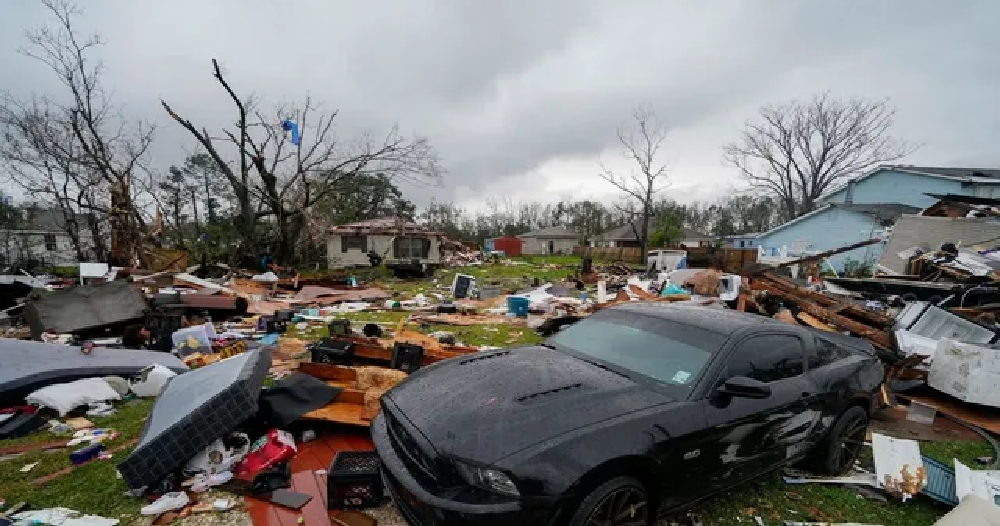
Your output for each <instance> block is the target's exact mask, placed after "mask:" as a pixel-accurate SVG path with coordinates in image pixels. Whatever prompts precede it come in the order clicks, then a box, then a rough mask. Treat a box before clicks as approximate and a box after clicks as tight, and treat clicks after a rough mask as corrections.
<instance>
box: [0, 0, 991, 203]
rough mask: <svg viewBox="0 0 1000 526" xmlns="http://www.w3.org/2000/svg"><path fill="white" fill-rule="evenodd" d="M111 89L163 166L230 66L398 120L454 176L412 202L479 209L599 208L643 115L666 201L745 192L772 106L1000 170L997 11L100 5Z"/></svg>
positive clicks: (36, 69)
mask: <svg viewBox="0 0 1000 526" xmlns="http://www.w3.org/2000/svg"><path fill="white" fill-rule="evenodd" d="M81 5H83V6H84V7H85V8H86V12H85V16H84V17H83V18H82V19H81V20H80V28H81V30H83V31H87V32H98V33H100V34H102V35H103V36H104V37H105V39H106V40H107V42H108V44H107V45H106V46H105V47H104V48H103V49H102V50H101V57H100V58H102V59H103V61H104V62H105V65H106V67H107V71H106V75H105V78H104V83H105V85H106V86H108V87H112V88H113V89H114V91H115V93H114V96H115V100H116V102H117V103H119V104H121V105H123V106H124V107H125V110H126V111H127V112H128V113H129V114H130V115H133V116H135V117H137V118H146V119H150V120H152V121H154V122H156V123H157V124H158V126H159V128H158V132H157V142H156V146H155V150H154V155H155V158H156V162H157V163H159V164H161V165H164V166H166V165H169V164H170V163H179V162H180V161H182V160H183V157H184V155H185V153H186V152H188V151H191V150H192V149H193V148H194V143H193V141H192V139H191V138H190V137H189V136H188V135H186V132H184V131H183V130H181V129H180V128H179V126H178V125H177V124H175V123H173V122H172V121H171V120H170V119H169V117H167V115H166V114H165V113H164V112H163V111H162V109H161V108H160V107H159V105H158V100H159V99H160V98H161V97H162V98H164V99H166V100H167V101H168V102H170V103H171V105H172V106H173V107H174V109H175V110H177V111H178V112H179V113H181V114H182V115H184V116H186V117H188V118H190V119H192V120H194V121H195V122H196V123H199V124H202V125H205V126H207V127H208V128H209V129H216V130H217V129H220V128H221V127H222V126H223V125H225V124H226V123H227V122H229V121H231V120H232V119H233V118H234V111H233V108H232V106H231V104H230V103H229V100H228V99H227V96H226V94H225V93H224V92H223V91H222V90H221V89H220V87H219V86H218V84H216V83H215V81H214V80H213V78H212V76H211V71H210V67H211V66H210V60H211V59H212V58H213V57H214V58H218V59H219V61H220V63H221V64H222V65H223V67H224V69H225V71H226V73H227V77H228V79H229V81H230V83H231V84H232V85H233V86H234V88H236V89H237V90H238V91H239V92H240V93H250V92H251V91H252V92H254V93H256V94H257V95H258V96H259V97H260V99H261V101H262V103H264V104H265V105H271V104H275V105H276V104H279V103H281V102H288V101H296V100H301V99H302V98H303V97H304V96H305V95H306V94H309V95H311V96H312V97H313V98H314V99H317V100H320V101H322V102H323V104H324V107H325V108H326V109H338V110H339V111H340V114H339V117H338V119H339V123H340V124H339V130H340V132H339V133H340V135H341V136H342V137H350V136H352V135H356V134H359V133H361V132H362V131H364V130H373V131H376V132H378V131H384V130H386V129H387V128H388V127H389V126H391V125H392V124H393V123H398V124H399V126H400V127H401V129H402V130H403V131H404V132H406V133H417V134H421V135H424V136H427V137H429V138H430V139H431V141H432V143H433V144H434V145H435V146H436V148H437V149H438V151H439V152H440V154H441V156H442V160H443V164H444V167H445V168H446V169H447V170H448V174H447V175H446V176H445V180H444V185H443V187H441V188H411V189H407V192H408V195H410V197H411V198H413V199H414V200H415V201H417V202H418V203H421V204H422V203H425V202H426V201H427V200H428V199H429V198H431V197H436V198H437V199H438V200H455V201H457V202H458V203H460V204H463V205H465V206H470V207H475V206H478V205H479V204H481V203H482V202H483V200H484V199H485V198H486V197H489V196H506V197H510V198H511V199H513V200H514V201H518V200H535V199H540V200H556V199H559V198H582V197H596V198H602V199H609V198H611V197H613V196H615V195H617V194H616V192H615V190H614V188H612V187H611V186H610V185H608V184H607V183H605V182H603V181H601V180H600V179H599V178H598V177H597V175H596V174H597V173H598V164H597V163H598V159H599V158H603V159H604V160H606V161H609V162H611V163H612V166H613V167H615V168H619V169H625V168H626V166H627V165H622V164H621V163H622V161H620V156H619V155H618V153H617V150H616V149H615V145H616V138H615V127H616V126H617V125H618V124H620V123H621V122H623V121H624V120H626V119H627V118H628V117H629V115H630V112H631V109H632V108H633V107H634V106H636V105H639V104H648V105H650V106H652V107H653V108H655V110H656V112H657V115H658V116H659V118H660V120H661V121H663V122H664V123H665V124H666V125H668V126H669V128H670V137H669V140H668V143H667V150H666V160H667V161H668V162H669V164H670V166H671V167H672V174H671V182H672V188H671V190H670V195H671V196H672V197H674V198H675V199H677V200H679V201H685V202H686V201H692V200H696V199H714V198H715V197H717V196H719V195H722V194H724V193H725V192H727V191H728V190H729V189H731V188H732V187H733V186H734V185H736V184H738V182H739V181H738V180H737V179H735V174H734V170H733V169H732V168H729V167H727V166H725V165H724V164H723V163H722V160H721V146H722V145H723V144H724V143H725V142H727V141H730V140H733V139H734V138H736V136H737V134H738V132H739V130H740V127H741V124H742V123H743V122H744V121H745V120H746V119H748V118H751V117H753V115H754V114H755V112H756V109H757V108H758V107H759V106H761V105H762V104H766V103H770V102H784V101H787V100H789V99H792V98H795V97H808V96H810V95H812V94H814V93H817V92H821V91H825V90H829V91H830V92H831V93H832V94H834V95H837V96H845V97H846V96H856V95H860V96H867V97H876V98H881V97H891V98H892V100H893V102H894V104H895V105H896V107H897V109H898V116H897V125H896V128H895V131H896V135H897V136H899V137H901V138H904V139H907V140H910V141H914V142H919V143H923V144H924V146H923V147H922V148H921V149H920V150H919V151H918V152H917V153H916V154H914V155H913V156H911V157H910V158H908V159H907V162H909V163H912V164H935V165H962V166H978V167H984V166H998V165H1000V139H998V138H1000V108H998V102H1000V87H998V81H1000V31H997V29H996V21H997V20H998V19H1000V2H998V1H996V0H982V1H975V0H957V1H954V2H943V1H940V0H898V1H897V0H853V1H852V0H844V1H837V2H824V1H814V0H802V1H797V0H758V1H736V0H718V1H711V2H699V1H695V0H688V1H677V2H675V1H666V0H648V1H647V0H606V1H597V0H594V1H589V0H497V1H489V2H487V1H483V0H478V1H473V0H381V1H377V2H360V1H355V2H347V1H339V0H337V1H335V0H294V1H288V0H285V1H281V2H279V1H277V0H170V1H157V0H87V1H85V2H81ZM46 15H47V13H46V11H45V10H44V9H43V8H41V6H40V5H39V4H38V3H37V1H35V0H0V71H2V73H0V89H9V90H12V91H14V92H15V93H19V94H28V93H30V92H32V91H36V92H50V93H54V92H55V90H57V89H58V85H57V82H56V80H55V79H54V78H53V76H52V74H51V73H50V72H49V71H47V70H45V69H44V67H42V66H40V65H38V64H35V63H32V62H31V61H30V59H26V58H25V57H22V56H20V55H18V54H17V53H16V51H15V50H16V48H17V47H18V46H20V45H22V44H23V43H24V39H23V32H24V30H25V29H27V28H29V27H35V26H38V25H39V24H42V23H44V22H45V21H46V19H47V16H46Z"/></svg>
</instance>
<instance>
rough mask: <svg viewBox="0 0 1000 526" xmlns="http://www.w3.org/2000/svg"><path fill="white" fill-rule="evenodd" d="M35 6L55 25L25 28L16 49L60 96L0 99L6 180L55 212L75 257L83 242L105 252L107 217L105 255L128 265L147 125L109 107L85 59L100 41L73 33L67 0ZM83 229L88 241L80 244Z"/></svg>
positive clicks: (148, 183) (138, 215)
mask: <svg viewBox="0 0 1000 526" xmlns="http://www.w3.org/2000/svg"><path fill="white" fill-rule="evenodd" d="M42 4H43V5H44V6H45V7H46V8H48V10H49V11H50V12H51V13H52V15H53V17H54V18H55V22H56V23H55V24H53V25H52V26H43V27H41V28H39V29H37V30H34V31H29V32H28V33H27V39H28V43H29V45H28V46H27V47H25V48H23V49H21V50H19V51H20V53H21V54H23V55H25V56H27V57H30V58H33V59H35V60H38V61H39V62H41V63H43V64H45V65H46V66H48V67H49V69H51V70H52V72H53V73H55V74H56V76H57V78H58V79H59V80H60V82H61V83H62V84H63V86H64V88H65V89H66V91H67V92H68V94H67V95H68V97H66V96H61V97H59V98H51V97H46V96H35V97H32V98H31V99H30V100H28V101H21V100H18V99H17V98H15V97H14V96H12V95H11V94H10V93H6V92H5V93H4V94H3V96H2V101H0V126H2V127H3V128H4V132H5V133H4V135H3V137H2V141H0V159H3V160H4V161H6V162H5V165H6V172H7V174H8V175H9V177H10V179H11V180H12V181H13V182H15V183H16V184H18V185H20V186H21V187H22V188H24V189H25V190H26V191H27V192H30V193H31V194H32V195H33V196H34V197H35V198H36V199H37V198H43V199H44V200H45V201H46V203H47V204H48V205H49V206H53V207H55V208H57V209H58V210H59V211H60V212H62V214H63V217H64V220H65V224H64V229H65V230H66V232H67V234H69V236H70V237H71V239H72V240H73V243H74V245H76V249H77V252H78V256H79V257H81V258H82V257H84V252H85V250H84V249H85V248H94V249H95V250H94V251H95V252H96V253H97V254H96V256H97V257H99V258H102V259H105V258H108V256H109V253H108V252H109V251H108V250H106V249H105V248H104V247H105V243H104V236H105V235H106V234H104V233H102V232H100V230H101V228H100V227H101V222H102V221H101V219H103V218H107V217H109V218H110V220H111V234H112V236H111V248H110V256H111V257H110V258H108V259H111V260H113V262H114V263H117V264H134V263H135V258H136V257H137V256H138V255H139V244H140V240H141V239H142V237H143V234H142V233H143V231H144V229H145V220H144V214H143V210H142V206H138V204H137V202H136V201H137V199H139V198H140V196H141V195H145V194H148V192H150V191H151V189H152V175H151V174H150V173H149V171H148V170H146V167H145V166H144V165H143V160H144V158H145V156H146V152H147V150H148V148H149V146H150V144H151V143H152V141H153V131H154V130H153V126H151V125H149V124H147V123H144V122H134V123H133V122H129V121H128V120H127V119H125V117H124V116H123V115H122V113H121V111H120V110H119V109H118V108H116V107H114V106H113V105H112V103H111V98H110V95H109V93H108V92H107V91H106V90H104V88H103V87H102V85H101V82H100V80H101V73H102V71H103V66H102V64H101V63H100V62H94V61H92V60H91V59H90V58H89V54H90V53H91V52H92V51H93V50H94V48H96V47H98V46H100V45H102V44H103V41H102V39H101V38H100V37H99V36H97V35H93V36H89V37H86V38H82V37H81V36H80V35H78V34H77V32H76V30H75V28H74V25H73V24H74V19H75V18H76V17H77V16H78V15H80V11H79V10H78V9H77V8H76V6H75V5H74V4H73V3H72V2H70V1H69V0H42ZM63 101H66V102H63ZM137 176H142V178H141V179H140V178H139V177H137ZM97 216H100V218H98V217H97ZM81 221H84V222H85V223H86V224H80V222H81ZM88 230H89V233H90V234H91V236H90V237H91V238H92V242H93V243H94V245H95V246H93V247H84V246H83V245H82V242H81V237H82V233H84V232H87V231H88Z"/></svg>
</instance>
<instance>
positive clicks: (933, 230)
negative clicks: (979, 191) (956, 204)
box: [879, 215, 1000, 274]
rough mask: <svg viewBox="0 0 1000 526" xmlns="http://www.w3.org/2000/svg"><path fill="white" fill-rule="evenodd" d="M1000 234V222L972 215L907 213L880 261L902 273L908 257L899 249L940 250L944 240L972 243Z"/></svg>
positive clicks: (889, 268)
mask: <svg viewBox="0 0 1000 526" xmlns="http://www.w3.org/2000/svg"><path fill="white" fill-rule="evenodd" d="M996 238H1000V222H996V221H992V222H991V221H986V220H983V219H971V218H964V217H962V218H950V217H926V216H917V215H904V216H902V217H900V218H899V221H897V222H896V225H895V226H894V227H893V229H892V235H891V236H889V242H888V244H887V245H886V248H885V251H884V252H882V257H881V259H880V260H879V265H880V266H882V267H885V268H886V269H888V270H890V271H892V272H895V273H898V274H904V273H906V261H905V260H903V259H901V258H900V257H899V255H898V254H899V253H900V252H902V251H904V250H907V249H909V248H911V247H914V246H923V247H924V248H925V249H926V250H938V249H939V248H941V245H942V244H944V243H959V242H961V243H962V245H964V246H968V245H971V244H975V243H982V242H984V241H987V240H990V239H996Z"/></svg>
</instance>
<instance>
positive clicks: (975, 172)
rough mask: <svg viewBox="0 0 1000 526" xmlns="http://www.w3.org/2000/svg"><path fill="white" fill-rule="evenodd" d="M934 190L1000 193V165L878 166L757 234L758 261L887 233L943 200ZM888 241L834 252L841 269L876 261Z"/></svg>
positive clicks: (988, 195) (791, 256)
mask: <svg viewBox="0 0 1000 526" xmlns="http://www.w3.org/2000/svg"><path fill="white" fill-rule="evenodd" d="M929 194H953V195H964V196H978V197H983V198H992V197H994V196H1000V170H997V169H983V168H936V167H918V166H911V165H885V166H879V167H877V168H875V169H873V170H871V171H869V172H867V173H865V174H863V175H861V176H859V177H857V178H855V179H852V180H851V181H849V182H848V183H847V184H845V185H843V186H842V187H840V188H837V189H835V190H833V191H832V192H830V193H828V194H827V195H826V196H824V197H823V198H822V199H820V200H819V202H818V203H817V209H816V210H813V211H812V212H809V213H808V214H805V215H802V216H799V217H797V218H795V219H793V220H791V221H789V222H787V223H785V224H782V225H779V226H777V227H775V228H773V229H771V230H770V231H768V232H764V233H763V234H760V236H758V237H757V239H756V241H757V245H758V258H757V259H758V261H760V262H762V263H770V264H779V263H783V262H787V261H791V260H794V259H797V258H800V257H803V256H807V255H811V254H817V253H820V252H824V251H826V250H830V249H833V248H836V247H841V246H846V245H851V244H854V243H857V242H860V241H864V240H866V239H871V238H883V239H884V238H887V237H888V236H889V234H890V233H891V232H892V227H893V225H894V224H895V223H896V221H897V220H899V218H900V217H901V216H903V215H905V214H918V213H920V211H921V210H923V209H925V208H927V207H930V206H932V205H934V204H935V203H937V202H938V199H937V198H936V197H934V196H933V195H929ZM883 247H884V244H876V245H869V246H865V247H861V248H858V249H855V250H852V251H849V252H845V253H842V254H838V255H836V256H834V257H831V258H829V260H828V261H829V263H830V265H832V267H833V269H835V270H836V271H837V272H842V271H844V270H845V268H846V267H848V266H853V265H855V264H858V265H862V266H874V265H875V264H876V263H877V262H878V261H879V259H880V258H881V257H882V250H883Z"/></svg>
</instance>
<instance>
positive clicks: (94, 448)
mask: <svg viewBox="0 0 1000 526" xmlns="http://www.w3.org/2000/svg"><path fill="white" fill-rule="evenodd" d="M101 453H104V445H103V444H91V445H89V446H87V447H82V448H80V449H77V450H76V451H74V452H72V453H70V454H69V461H70V462H72V463H73V465H74V466H78V465H80V464H83V463H84V462H89V461H91V460H94V459H95V458H97V457H99V456H100V455H101Z"/></svg>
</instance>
